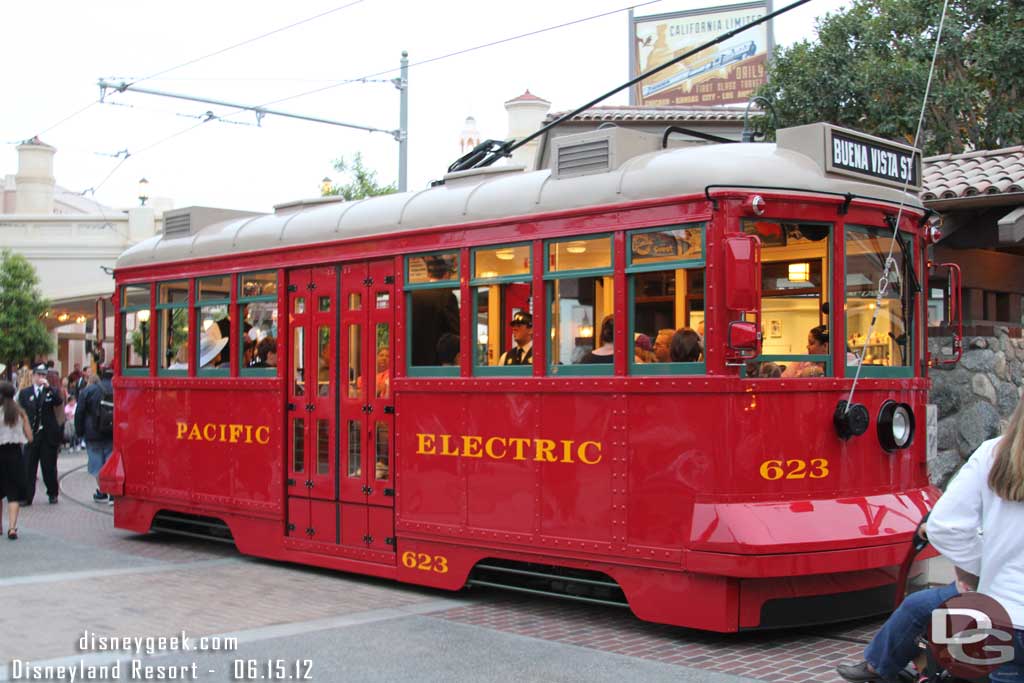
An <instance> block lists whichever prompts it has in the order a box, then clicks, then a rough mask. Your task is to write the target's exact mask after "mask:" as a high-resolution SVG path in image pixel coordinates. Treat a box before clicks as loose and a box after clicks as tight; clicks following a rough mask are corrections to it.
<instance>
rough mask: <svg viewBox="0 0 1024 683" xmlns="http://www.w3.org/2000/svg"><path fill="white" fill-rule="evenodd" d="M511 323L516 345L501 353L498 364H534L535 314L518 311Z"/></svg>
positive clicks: (513, 339)
mask: <svg viewBox="0 0 1024 683" xmlns="http://www.w3.org/2000/svg"><path fill="white" fill-rule="evenodd" d="M510 325H512V341H514V342H515V346H513V347H512V348H511V349H509V350H508V351H506V352H505V353H503V354H501V358H499V359H498V365H533V315H531V314H530V313H527V312H526V311H516V313H515V315H513V316H512V322H511V323H510Z"/></svg>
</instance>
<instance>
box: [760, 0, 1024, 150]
mask: <svg viewBox="0 0 1024 683" xmlns="http://www.w3.org/2000/svg"><path fill="white" fill-rule="evenodd" d="M942 4H943V3H942V2H938V1H936V0H853V3H852V6H851V7H850V8H849V9H848V10H846V11H844V12H841V13H838V14H828V15H826V16H825V18H824V19H820V20H819V21H818V24H817V31H818V39H817V41H816V42H810V41H807V40H805V41H802V42H799V43H796V44H794V45H792V46H791V47H789V48H779V49H777V50H776V52H775V58H774V60H773V62H772V63H771V65H770V66H769V69H768V83H767V84H766V85H765V86H763V87H762V88H761V91H760V93H759V94H761V95H763V96H764V97H767V98H768V99H769V100H770V101H771V102H772V104H773V106H774V108H775V110H776V112H777V113H778V122H779V126H780V127H789V126H795V125H801V124H805V123H812V122H814V121H828V122H830V123H834V124H836V125H841V126H847V127H850V128H857V129H860V130H863V131H865V132H869V133H872V134H875V135H878V136H880V137H884V138H889V139H893V140H904V141H906V142H907V143H913V141H914V133H915V131H916V129H917V121H918V117H919V116H920V110H921V100H922V98H923V96H924V91H925V85H926V83H927V81H928V70H929V66H930V64H931V59H932V52H933V50H934V48H935V38H936V34H937V32H938V27H939V19H940V16H941V13H942ZM1022 98H1024V2H1021V0H950V2H949V7H948V9H947V13H946V21H945V25H944V26H943V29H942V38H941V43H940V45H939V52H938V57H937V62H936V65H935V75H934V78H933V81H932V88H931V96H930V97H929V100H928V105H927V107H926V110H925V120H924V126H923V129H922V137H921V142H920V145H921V147H923V149H924V151H925V154H926V155H927V154H942V153H959V152H963V151H965V150H970V149H998V148H1000V147H1006V146H1010V145H1017V144H1020V143H1021V141H1022V140H1024V102H1022ZM765 123H766V124H767V125H773V123H772V122H768V121H766V122H765Z"/></svg>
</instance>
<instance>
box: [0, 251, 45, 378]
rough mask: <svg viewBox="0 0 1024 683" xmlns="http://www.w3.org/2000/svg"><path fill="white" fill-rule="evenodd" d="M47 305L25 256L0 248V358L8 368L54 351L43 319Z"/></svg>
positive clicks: (32, 268) (37, 277)
mask: <svg viewBox="0 0 1024 683" xmlns="http://www.w3.org/2000/svg"><path fill="white" fill-rule="evenodd" d="M49 307H50V302H49V301H47V300H46V299H44V298H43V296H42V294H41V293H40V291H39V276H37V275H36V269H35V268H34V267H33V266H32V264H31V263H29V261H28V259H27V258H25V257H24V256H22V255H21V254H15V253H13V252H11V251H9V250H7V249H4V250H3V251H0V360H2V361H3V362H4V363H5V364H6V365H7V367H8V369H9V370H14V368H15V367H16V365H17V362H18V361H20V360H25V359H27V360H32V359H34V358H36V357H38V356H42V355H44V354H47V353H50V352H51V351H52V350H53V340H52V339H51V338H50V333H49V332H48V331H47V330H46V325H44V324H43V321H42V317H43V314H44V313H46V309H47V308H49Z"/></svg>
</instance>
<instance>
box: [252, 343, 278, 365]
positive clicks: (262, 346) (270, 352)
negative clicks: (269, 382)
mask: <svg viewBox="0 0 1024 683" xmlns="http://www.w3.org/2000/svg"><path fill="white" fill-rule="evenodd" d="M252 367H254V368H276V367H277V340H276V339H274V338H273V337H264V338H263V339H261V340H260V341H259V343H258V344H256V351H255V353H254V356H253V365H252Z"/></svg>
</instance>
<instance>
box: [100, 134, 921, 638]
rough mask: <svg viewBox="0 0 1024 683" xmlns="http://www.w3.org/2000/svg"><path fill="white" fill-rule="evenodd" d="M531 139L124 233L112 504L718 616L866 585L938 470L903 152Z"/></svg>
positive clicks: (474, 575)
mask: <svg viewBox="0 0 1024 683" xmlns="http://www.w3.org/2000/svg"><path fill="white" fill-rule="evenodd" d="M666 137H667V136H666ZM551 156H552V159H553V162H552V168H549V169H544V170H541V171H535V172H525V171H523V170H522V169H521V168H514V167H501V168H487V169H482V170H471V171H462V172H455V173H450V174H448V175H447V176H445V178H444V180H443V181H439V182H437V183H435V184H434V185H433V186H432V187H430V188H429V189H425V190H422V191H419V192H411V193H405V194H396V195H389V196H384V197H378V198H373V199H367V200H362V201H356V202H347V203H345V202H341V201H337V200H335V199H333V198H324V199H316V200H310V201H305V202H298V203H295V204H289V205H283V206H279V207H277V208H276V211H275V213H274V214H272V215H261V216H250V217H244V218H237V219H233V220H227V221H223V222H220V223H216V224H213V225H210V226H208V227H205V228H203V229H201V230H192V229H190V226H189V225H188V223H187V220H188V218H187V216H179V217H178V218H176V219H174V220H168V221H167V226H166V231H165V234H163V235H160V236H157V237H155V238H153V239H150V240H148V241H145V242H142V243H140V244H138V245H136V246H134V247H133V248H131V249H129V250H128V251H127V252H125V253H124V254H123V255H122V256H121V257H120V260H119V261H118V266H117V268H116V273H115V275H116V280H117V293H116V306H117V310H118V318H117V321H118V322H117V325H116V328H117V329H116V337H117V339H118V343H119V348H118V352H117V376H116V378H115V388H116V392H115V393H116V410H115V413H116V423H117V424H116V429H115V448H114V454H113V455H112V457H111V460H110V462H108V464H107V466H106V467H105V468H104V470H103V472H102V475H101V481H102V487H103V489H104V490H105V491H106V492H109V493H112V494H114V495H115V496H117V497H118V498H117V505H116V507H115V524H116V526H117V527H119V528H123V529H131V530H135V531H138V532H148V531H150V530H151V529H177V530H182V531H186V532H197V531H200V530H202V531H203V532H204V533H209V534H213V535H218V534H219V535H222V536H224V537H230V538H231V539H233V541H234V543H235V544H236V545H237V547H238V549H239V550H240V551H241V552H243V553H248V554H252V555H258V556H261V557H267V558H273V559H278V560H287V561H292V562H299V563H305V564H312V565H318V566H322V567H329V568H333V569H339V570H345V571H350V572H358V573H364V574H370V575H374V576H380V577H389V578H393V579H396V580H399V581H406V582H410V583H416V584H422V585H426V586H433V587H437V588H444V589H450V590H457V589H461V588H463V587H464V586H466V585H467V584H470V585H496V586H503V587H508V588H513V589H516V590H525V591H532V592H553V593H559V594H561V595H568V596H570V597H575V598H578V599H582V600H589V601H594V602H598V603H611V604H621V605H628V606H629V607H630V608H631V609H632V610H633V612H634V613H635V614H636V615H637V616H638V617H640V618H641V619H646V620H651V621H656V622H662V623H667V624H676V625H680V626H687V627H693V628H701V629H710V630H715V631H737V630H741V629H749V628H758V627H766V626H778V625H790V624H805V623H814V622H822V621H830V620H836V619H841V618H848V617H852V616H858V615H863V614H869V613H877V612H881V611H884V610H886V609H888V608H889V607H890V606H891V604H892V595H893V590H894V586H895V583H896V575H897V571H898V568H899V567H898V566H899V564H900V561H901V559H902V557H903V553H904V550H905V548H906V542H907V541H908V539H909V538H910V535H911V534H912V533H913V531H914V528H915V525H916V524H917V522H918V520H919V519H920V518H921V516H922V515H923V514H924V513H925V512H926V511H927V510H928V509H930V507H931V505H932V503H933V502H934V500H935V498H936V496H937V495H938V492H937V491H936V490H935V489H934V488H932V487H931V486H929V483H928V477H927V471H926V455H925V439H924V437H923V436H922V435H921V434H920V433H918V432H921V431H923V429H921V427H923V423H924V420H925V414H926V403H927V389H928V384H929V381H928V379H927V376H926V372H927V364H928V358H927V344H926V338H925V334H926V330H927V320H926V313H927V311H926V306H925V305H923V301H922V299H921V296H922V295H921V292H920V287H918V286H917V284H916V283H918V282H920V281H922V280H925V279H926V276H927V264H926V257H925V255H926V241H927V240H926V239H925V237H926V232H927V231H926V229H925V217H926V215H925V211H924V209H923V208H922V206H921V205H920V203H919V202H918V201H917V199H916V198H915V197H914V196H913V195H911V194H906V193H905V189H906V188H908V187H909V188H911V189H914V188H915V187H916V186H917V184H918V183H919V180H920V157H919V155H917V153H916V152H915V150H912V149H910V148H907V147H903V146H900V145H896V144H893V143H890V142H886V141H884V140H879V139H876V138H873V137H870V136H866V135H863V134H860V133H856V132H853V131H847V130H842V129H838V128H834V127H832V126H829V125H826V124H814V125H811V126H802V127H798V128H792V129H786V130H781V131H779V133H778V143H777V144H764V143H757V144H753V143H743V144H692V143H691V144H687V143H674V142H673V143H671V144H669V146H668V147H667V148H665V142H664V140H663V139H662V138H661V136H657V137H655V136H646V135H643V134H640V133H636V132H632V131H626V130H622V129H616V128H608V129H601V130H598V131H594V132H591V133H585V134H579V135H568V136H565V137H561V138H557V139H555V140H554V141H553V143H552V152H551ZM897 222H898V225H897ZM894 231H895V233H896V238H895V242H894V241H893V239H894V238H893V233H894ZM890 250H891V257H890ZM887 263H888V264H889V266H888V268H887V266H886V264H887ZM883 275H884V276H885V278H886V280H887V282H888V286H887V287H883V288H880V287H879V280H880V279H881V278H882V276H883ZM880 289H881V290H882V293H881V294H879V291H880ZM872 320H873V321H874V322H873V323H872ZM823 336H824V337H826V338H827V340H828V341H827V342H824V341H822V337H823ZM517 349H519V350H517ZM521 361H526V362H521ZM858 367H859V373H860V375H859V378H858V380H857V388H856V391H855V392H854V393H853V396H852V404H853V405H852V407H851V409H849V410H847V409H846V408H845V406H846V404H845V403H843V402H845V401H848V400H850V398H851V396H850V393H851V385H852V384H853V382H854V379H853V378H854V375H855V374H856V373H857V372H858Z"/></svg>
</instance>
